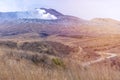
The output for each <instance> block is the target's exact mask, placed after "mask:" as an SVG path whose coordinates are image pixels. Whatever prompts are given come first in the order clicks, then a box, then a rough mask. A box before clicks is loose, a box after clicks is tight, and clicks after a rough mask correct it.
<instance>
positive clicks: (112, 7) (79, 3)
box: [0, 0, 120, 20]
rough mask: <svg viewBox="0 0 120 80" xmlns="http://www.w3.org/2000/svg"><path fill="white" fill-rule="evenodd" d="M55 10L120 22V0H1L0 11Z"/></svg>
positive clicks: (84, 17) (88, 17)
mask: <svg viewBox="0 0 120 80" xmlns="http://www.w3.org/2000/svg"><path fill="white" fill-rule="evenodd" d="M40 7H46V8H53V9H56V10H58V11H60V12H62V13H64V14H69V15H74V16H77V17H80V18H83V19H92V18H96V17H102V18H104V17H105V18H113V19H119V20H120V0H0V11H2V12H6V11H19V10H30V9H34V8H40Z"/></svg>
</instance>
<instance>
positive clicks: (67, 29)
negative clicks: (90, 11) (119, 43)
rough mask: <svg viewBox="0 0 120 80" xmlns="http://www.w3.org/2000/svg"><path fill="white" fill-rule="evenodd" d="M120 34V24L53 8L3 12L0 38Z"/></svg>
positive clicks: (0, 23)
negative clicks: (70, 13)
mask: <svg viewBox="0 0 120 80" xmlns="http://www.w3.org/2000/svg"><path fill="white" fill-rule="evenodd" d="M106 34H107V35H111V34H120V22H119V21H116V20H113V19H109V18H96V19H92V20H90V21H88V20H84V19H80V18H78V17H74V16H70V15H64V14H62V13H60V12H58V11H56V10H54V9H46V8H36V9H35V10H32V11H24V12H5V13H0V37H11V36H15V37H16V36H17V37H19V36H21V35H22V36H23V35H24V37H28V35H29V36H32V37H46V36H50V35H64V36H66V35H67V36H69V35H72V36H81V35H82V36H100V35H106Z"/></svg>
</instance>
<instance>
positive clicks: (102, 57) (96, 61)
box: [82, 52, 117, 67]
mask: <svg viewBox="0 0 120 80" xmlns="http://www.w3.org/2000/svg"><path fill="white" fill-rule="evenodd" d="M96 53H97V54H99V55H107V56H101V57H100V58H98V59H96V60H92V61H89V62H86V63H83V64H82V66H83V67H85V66H89V65H91V64H95V63H98V62H101V61H104V60H106V59H111V58H114V57H117V54H115V53H106V52H96Z"/></svg>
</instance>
